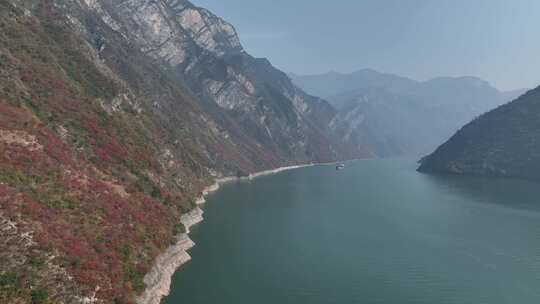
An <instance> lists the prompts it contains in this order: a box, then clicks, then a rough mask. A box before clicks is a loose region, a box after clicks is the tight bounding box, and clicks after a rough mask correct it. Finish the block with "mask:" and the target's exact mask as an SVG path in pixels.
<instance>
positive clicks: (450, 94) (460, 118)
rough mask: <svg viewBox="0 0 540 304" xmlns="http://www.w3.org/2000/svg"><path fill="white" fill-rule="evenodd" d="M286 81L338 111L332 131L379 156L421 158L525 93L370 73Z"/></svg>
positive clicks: (469, 81)
mask: <svg viewBox="0 0 540 304" xmlns="http://www.w3.org/2000/svg"><path fill="white" fill-rule="evenodd" d="M291 78H292V79H293V81H294V82H295V83H296V84H297V85H299V86H300V87H302V88H304V89H305V90H306V91H308V92H310V93H319V94H322V96H326V98H327V99H328V100H329V101H330V103H331V104H332V105H334V106H335V107H337V108H338V110H339V114H338V118H337V119H336V123H335V124H334V127H335V128H337V129H340V130H341V132H343V133H344V134H345V135H346V140H348V141H349V142H350V143H352V144H354V143H357V144H358V145H361V146H363V147H369V148H370V149H371V152H372V154H373V155H374V156H378V157H392V156H418V155H425V154H427V153H429V152H431V151H433V150H434V149H435V148H436V147H437V146H438V145H439V143H440V142H441V141H443V140H445V139H447V138H449V137H450V136H451V135H452V134H453V133H454V132H455V131H457V130H458V128H459V127H460V126H462V125H463V124H465V123H467V122H468V121H470V120H471V119H473V118H474V117H476V116H478V115H480V114H482V113H484V112H486V111H489V110H491V109H494V108H495V107H497V106H499V105H501V104H503V103H505V102H508V101H510V100H512V99H514V98H516V97H517V96H519V95H520V94H522V93H524V90H516V91H511V92H501V91H499V90H497V89H496V88H494V87H492V86H491V85H490V84H489V83H488V82H486V81H484V80H482V79H479V78H476V77H457V78H456V77H439V78H435V79H432V80H429V81H424V82H420V81H415V80H412V79H408V78H405V77H400V76H397V75H392V74H384V73H379V72H376V71H373V70H369V69H366V70H361V71H358V72H354V73H351V74H339V73H334V72H333V73H328V74H322V75H312V76H295V75H292V76H291Z"/></svg>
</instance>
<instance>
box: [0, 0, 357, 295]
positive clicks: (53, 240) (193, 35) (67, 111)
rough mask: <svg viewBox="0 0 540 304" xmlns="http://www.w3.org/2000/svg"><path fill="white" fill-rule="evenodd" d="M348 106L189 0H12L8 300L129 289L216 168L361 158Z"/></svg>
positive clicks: (1, 51) (6, 160) (3, 44)
mask: <svg viewBox="0 0 540 304" xmlns="http://www.w3.org/2000/svg"><path fill="white" fill-rule="evenodd" d="M335 116H336V111H335V110H334V109H333V107H331V106H330V105H329V104H328V103H326V102H325V101H323V100H320V99H318V98H315V97H312V96H309V95H307V94H305V93H304V92H303V91H302V90H300V89H298V88H297V87H295V86H294V85H293V84H292V83H291V82H290V80H289V78H288V77H287V76H286V75H285V74H283V73H282V72H280V71H278V70H276V69H275V68H274V67H272V65H271V64H270V63H269V62H268V61H267V60H265V59H257V58H253V57H251V56H250V55H249V54H247V53H246V52H245V51H244V50H243V48H242V46H241V44H240V41H239V38H238V37H237V34H236V32H235V30H234V28H233V27H232V26H231V25H230V24H228V23H226V22H225V21H223V20H221V19H220V18H218V17H216V16H215V15H213V14H212V13H210V12H209V11H207V10H205V9H202V8H198V7H195V6H194V5H193V4H191V3H189V2H188V1H183V0H160V1H154V0H124V1H116V0H114V1H113V0H44V1H33V0H8V1H1V2H0V155H1V156H0V220H1V227H0V229H2V231H4V230H5V231H8V230H9V233H6V234H0V252H6V253H7V254H5V256H4V255H2V261H1V262H0V302H2V303H3V302H6V303H27V302H31V301H34V302H39V301H41V302H43V301H46V300H47V301H52V302H59V303H131V302H132V301H133V299H134V298H135V297H136V296H137V295H140V294H141V293H142V291H143V290H144V289H145V287H146V286H145V281H144V279H143V278H144V276H145V274H146V273H148V271H149V270H150V269H151V266H152V265H153V264H154V262H155V259H156V257H157V256H158V255H159V254H160V253H162V252H164V251H165V250H166V249H167V248H168V247H169V246H170V245H171V244H172V243H174V241H175V240H176V239H175V236H177V235H179V234H181V233H183V232H184V228H185V227H183V226H182V225H180V224H179V223H180V218H181V216H182V215H183V214H186V213H187V212H189V211H190V210H192V209H193V208H194V207H195V200H196V198H197V197H199V196H200V192H201V191H202V190H203V189H204V187H205V186H207V185H209V184H211V183H213V180H215V179H216V178H219V177H222V176H231V175H232V176H237V175H240V176H243V175H248V174H249V173H253V172H256V171H260V170H264V169H272V168H276V167H279V166H285V165H294V164H298V163H308V162H321V161H331V160H335V159H338V158H341V159H344V158H350V157H355V156H362V153H363V152H360V150H356V149H352V148H351V146H350V145H348V144H345V143H343V142H342V141H341V139H340V136H339V135H336V132H335V131H333V130H332V129H331V128H330V127H329V124H330V123H331V122H332V121H333V120H334V119H335ZM8 249H9V250H8ZM12 252H20V253H21V256H20V257H18V256H15V255H13V254H11V253H12ZM4 257H5V258H4ZM36 273H39V276H36V275H35V274H36ZM51 282H57V283H55V284H51Z"/></svg>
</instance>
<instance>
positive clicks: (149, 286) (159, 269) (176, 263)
mask: <svg viewBox="0 0 540 304" xmlns="http://www.w3.org/2000/svg"><path fill="white" fill-rule="evenodd" d="M315 165H316V164H314V163H312V164H307V165H296V166H288V167H280V168H276V169H272V170H265V171H261V172H256V173H252V174H250V175H248V176H244V177H224V178H219V179H216V182H215V183H214V184H213V185H210V186H208V187H206V188H204V190H203V191H202V195H201V196H200V197H198V198H197V199H196V201H195V202H196V204H197V205H201V204H204V203H205V202H206V199H205V197H206V196H207V195H208V194H210V193H212V192H215V191H217V190H219V187H220V185H222V184H225V183H230V182H235V181H245V180H252V179H254V178H257V177H261V176H265V175H271V174H276V173H280V172H283V171H287V170H293V169H299V168H304V167H311V166H315ZM319 165H323V164H319ZM202 215H203V211H202V209H201V208H199V207H196V208H195V209H193V210H191V211H190V212H188V213H186V214H184V215H182V217H181V218H180V222H181V223H182V224H183V225H184V227H185V228H186V232H185V233H182V234H180V235H179V236H178V237H177V240H176V243H175V244H174V245H172V246H171V247H169V248H168V249H167V250H166V251H165V252H164V253H162V254H161V255H159V256H158V258H157V260H156V263H155V265H154V266H153V267H152V269H151V270H150V272H149V273H148V274H146V276H145V277H144V283H145V284H146V290H145V291H144V293H143V294H142V295H141V296H140V297H139V298H137V300H136V303H137V304H160V302H161V299H162V298H163V297H166V296H168V295H169V292H170V287H171V280H172V276H173V275H174V273H175V272H176V270H177V269H178V268H179V267H180V266H182V265H183V264H185V263H187V262H188V261H190V260H191V256H190V255H189V254H188V252H187V251H188V250H189V249H191V248H193V246H195V243H194V242H193V241H192V240H191V239H190V238H189V232H190V228H191V227H192V226H193V225H196V224H198V223H200V222H202V221H203V219H204V218H203V216H202Z"/></svg>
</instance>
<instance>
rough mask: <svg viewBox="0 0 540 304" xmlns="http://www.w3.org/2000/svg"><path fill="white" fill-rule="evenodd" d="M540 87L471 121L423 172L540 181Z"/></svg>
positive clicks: (424, 165)
mask: <svg viewBox="0 0 540 304" xmlns="http://www.w3.org/2000/svg"><path fill="white" fill-rule="evenodd" d="M539 151H540V87H539V88H536V89H534V90H531V91H529V92H527V93H526V94H524V95H523V96H521V97H520V98H518V99H516V100H515V101H513V102H511V103H508V104H505V105H503V106H500V107H498V108H497V109H495V110H493V111H490V112H488V113H486V114H484V115H482V116H480V117H478V118H477V119H475V120H474V121H472V122H470V123H469V124H467V125H466V126H465V127H463V128H462V129H461V130H459V132H457V133H456V134H455V135H454V136H453V137H452V138H451V139H450V140H448V141H447V142H446V143H444V144H443V145H442V146H440V147H439V148H438V149H437V150H436V151H435V152H434V153H433V154H431V155H429V156H427V157H425V158H424V159H423V160H422V164H421V166H420V168H419V171H422V172H433V173H451V174H465V175H485V176H498V177H517V178H525V179H535V180H540V153H539Z"/></svg>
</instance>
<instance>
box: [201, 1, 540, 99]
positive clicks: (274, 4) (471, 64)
mask: <svg viewBox="0 0 540 304" xmlns="http://www.w3.org/2000/svg"><path fill="white" fill-rule="evenodd" d="M193 2H194V3H195V4H196V5H199V6H202V7H206V8H208V9H210V10H212V11H213V12H214V13H216V14H218V15H219V16H221V17H223V18H224V19H226V20H227V21H229V22H231V23H232V24H233V25H234V26H235V27H236V28H237V30H238V32H239V33H240V39H241V40H242V43H243V45H244V47H245V48H246V50H247V51H248V52H250V53H251V54H252V55H254V56H256V57H267V58H269V59H270V61H272V63H273V64H274V65H275V66H277V67H278V68H280V69H282V70H284V71H287V72H294V73H298V74H313V73H323V72H327V71H331V70H334V71H339V72H351V71H354V70H358V69H361V68H373V69H377V70H380V71H383V72H391V73H397V74H400V75H403V76H409V77H412V78H416V79H419V80H423V79H427V78H431V77H435V76H443V75H444V76H463V75H471V76H479V77H482V78H484V79H486V80H488V81H490V82H491V83H492V84H494V85H495V86H497V87H499V88H501V89H514V88H521V87H535V86H537V85H540V17H539V16H540V15H539V14H540V1H538V0H272V1H268V0H193Z"/></svg>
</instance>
